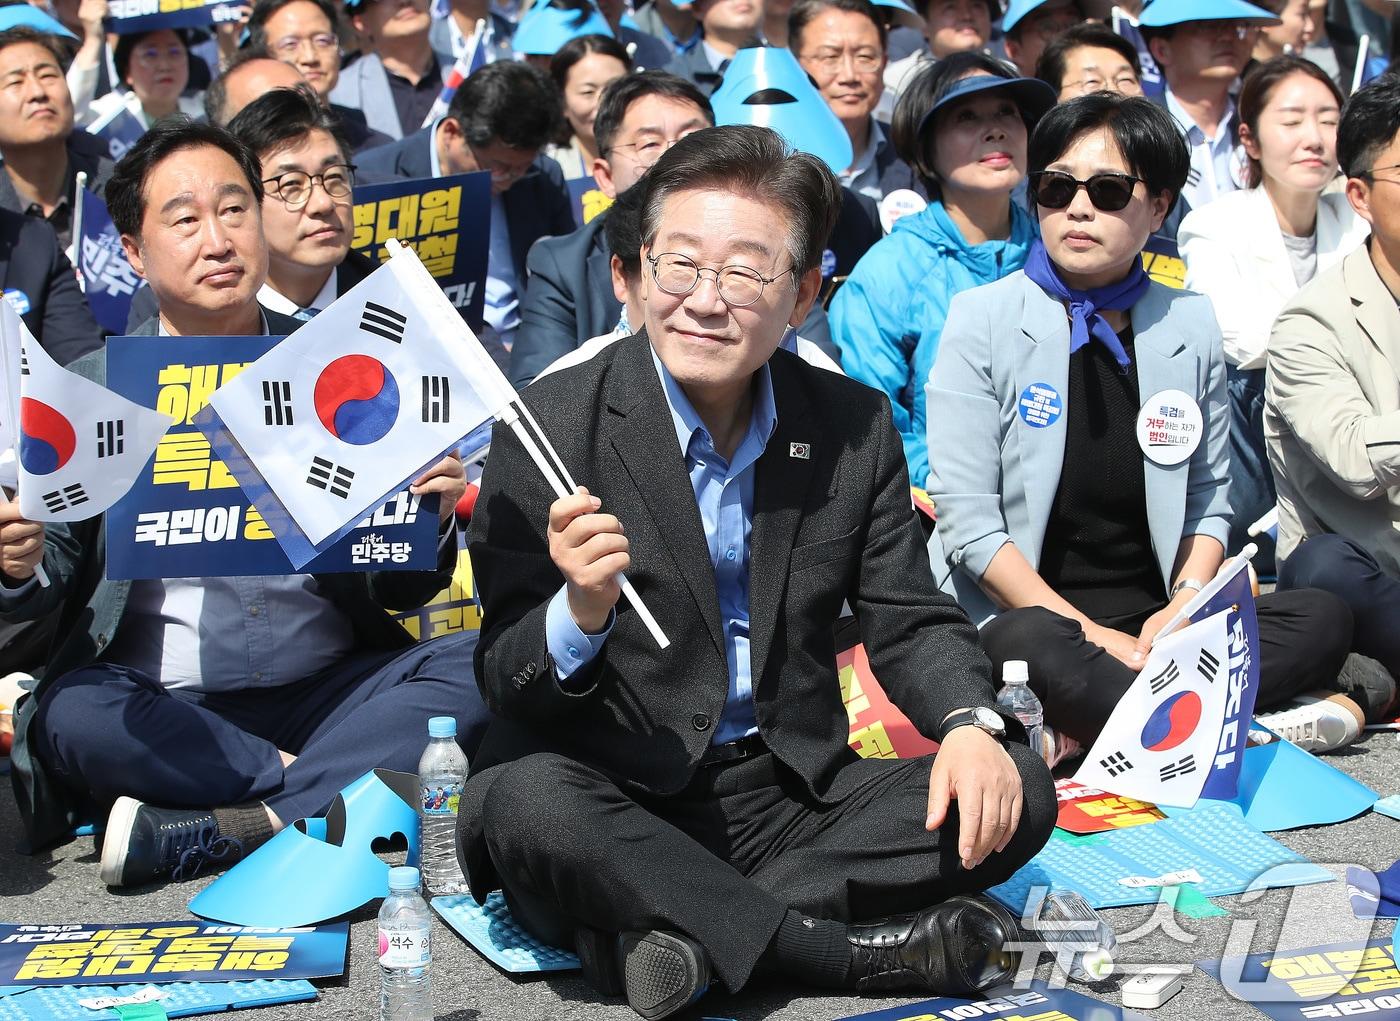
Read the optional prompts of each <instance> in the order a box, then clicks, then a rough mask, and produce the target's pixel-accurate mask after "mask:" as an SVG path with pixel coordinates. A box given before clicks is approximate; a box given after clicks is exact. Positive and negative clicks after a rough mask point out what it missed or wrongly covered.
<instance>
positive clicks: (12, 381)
mask: <svg viewBox="0 0 1400 1021" xmlns="http://www.w3.org/2000/svg"><path fill="white" fill-rule="evenodd" d="M3 314H4V326H3V327H0V329H5V330H11V329H14V328H15V326H16V324H19V325H21V326H22V325H23V320H21V319H20V317H19V313H18V312H15V311H14V310H13V309H10V308H6V309H5V310H4V313H3ZM24 336H25V335H24V333H23V332H21V333H20V335H19V342H20V353H21V356H22V355H23V351H24ZM9 352H10V345H9V342H8V341H7V340H5V339H4V338H0V376H3V378H4V388H5V402H6V403H7V404H8V405H9V408H8V413H9V415H10V423H11V425H10V431H11V432H12V433H13V434H14V440H15V447H14V456H15V486H14V488H13V489H11V488H10V487H9V486H8V485H6V486H4V487H3V488H4V492H5V498H6V499H8V500H18V499H19V443H20V427H19V386H20V383H19V379H20V376H19V366H18V365H13V366H12V365H11V364H10V357H9ZM34 579H35V580H36V581H37V582H38V583H39V587H40V588H48V587H49V572H48V571H46V570H44V562H43V560H42V559H41V560H40V561H39V563H37V564H35V565H34Z"/></svg>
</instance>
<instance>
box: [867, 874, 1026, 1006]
mask: <svg viewBox="0 0 1400 1021" xmlns="http://www.w3.org/2000/svg"><path fill="white" fill-rule="evenodd" d="M1019 932H1020V930H1019V929H1018V928H1017V925H1016V919H1014V918H1013V917H1012V916H1011V914H1010V913H1009V912H1008V911H1007V910H1006V909H1005V908H1003V907H1002V906H1001V905H1000V904H997V903H996V902H994V901H991V900H988V899H986V898H984V897H950V898H949V899H948V900H946V901H944V902H943V903H942V904H939V905H936V906H935V907H931V908H928V909H926V910H924V911H920V912H919V913H918V914H916V915H898V916H896V917H893V918H886V919H882V920H881V921H878V922H869V923H866V924H863V925H852V926H849V927H848V933H847V938H848V939H849V940H850V942H851V977H852V978H853V979H854V980H855V983H856V988H857V989H859V990H860V991H861V992H874V991H876V990H882V989H915V990H920V991H926V992H931V993H937V994H939V995H941V996H966V995H969V994H971V993H979V992H981V991H983V990H984V989H990V988H991V987H993V986H996V985H1000V984H1001V983H1003V982H1006V981H1009V980H1010V979H1011V977H1012V976H1013V975H1014V974H1015V972H1016V958H1015V955H1014V954H1012V953H1010V952H1009V951H1007V950H1006V949H1005V946H1006V944H1007V943H1009V942H1012V941H1013V940H1016V939H1017V938H1018V933H1019Z"/></svg>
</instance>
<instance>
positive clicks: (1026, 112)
mask: <svg viewBox="0 0 1400 1021" xmlns="http://www.w3.org/2000/svg"><path fill="white" fill-rule="evenodd" d="M993 89H1005V90H1006V91H1007V92H1009V93H1011V97H1012V98H1013V99H1014V100H1016V105H1017V106H1018V107H1020V108H1021V113H1022V115H1023V116H1024V117H1026V118H1027V119H1028V120H1029V121H1030V122H1031V123H1032V124H1034V123H1035V122H1036V121H1038V120H1040V118H1041V117H1043V116H1044V115H1045V112H1046V111H1047V110H1049V109H1050V108H1051V107H1052V106H1054V105H1055V104H1056V103H1057V102H1058V101H1059V97H1058V96H1057V95H1055V90H1054V89H1052V88H1051V87H1050V86H1049V85H1047V84H1046V83H1045V82H1043V81H1041V80H1040V79H1039V78H998V77H997V76H996V75H994V74H975V75H971V76H970V77H967V78H963V79H962V80H960V81H958V82H955V83H954V85H953V87H952V88H951V89H949V90H948V92H947V93H946V94H945V95H944V96H943V98H942V99H940V100H939V101H938V102H937V103H935V104H934V105H933V109H931V110H929V112H928V113H926V114H924V118H923V120H921V121H919V133H920V134H923V133H924V132H925V131H927V130H928V129H929V128H930V127H932V126H933V117H934V114H936V113H938V111H939V110H940V109H942V108H943V107H945V106H947V105H948V104H949V103H955V102H957V101H958V100H959V99H962V98H963V97H965V96H971V95H974V94H976V93H978V92H990V91H991V90H993Z"/></svg>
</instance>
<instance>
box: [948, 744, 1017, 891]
mask: <svg viewBox="0 0 1400 1021" xmlns="http://www.w3.org/2000/svg"><path fill="white" fill-rule="evenodd" d="M953 798H957V799H958V857H959V858H960V859H962V866H963V868H965V869H973V868H976V867H977V866H978V865H980V864H982V862H983V861H984V860H985V859H986V857H987V855H989V854H991V853H992V852H993V851H1003V850H1005V849H1006V845H1007V844H1009V843H1010V842H1011V838H1012V837H1013V836H1014V835H1015V833H1016V827H1017V825H1018V824H1019V823H1020V821H1021V774H1020V773H1018V772H1017V771H1016V764H1015V763H1014V762H1012V761H1011V756H1010V755H1008V754H1007V752H1006V749H1005V748H1003V747H1002V744H1001V742H1000V741H998V740H997V739H996V738H994V737H992V736H991V735H990V734H988V733H987V732H986V731H984V730H980V729H978V728H977V727H970V726H969V727H958V728H957V729H955V730H953V731H952V732H951V733H949V734H948V736H947V738H946V739H944V741H943V743H942V744H941V745H940V746H939V748H938V754H937V755H936V756H935V757H934V760H933V770H932V772H931V773H930V774H929V781H928V819H927V821H925V823H924V829H926V830H929V831H933V830H936V829H938V828H939V827H940V826H942V825H943V823H944V821H945V820H946V819H947V818H948V804H949V802H950V801H951V800H952V799H953Z"/></svg>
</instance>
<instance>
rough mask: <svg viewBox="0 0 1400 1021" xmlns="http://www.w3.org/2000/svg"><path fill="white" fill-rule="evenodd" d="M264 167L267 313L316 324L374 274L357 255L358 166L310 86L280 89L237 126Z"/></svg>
mask: <svg viewBox="0 0 1400 1021" xmlns="http://www.w3.org/2000/svg"><path fill="white" fill-rule="evenodd" d="M228 128H229V131H230V132H232V133H233V135H234V136H235V137H236V138H237V139H238V140H239V141H241V142H242V143H243V144H244V145H246V146H248V148H250V149H252V150H253V152H255V153H256V154H257V157H258V161H259V162H260V163H261V164H262V174H263V178H262V185H263V201H262V217H263V236H264V237H265V238H266V239H267V282H266V283H265V284H263V285H262V288H261V289H260V290H259V291H258V302H259V304H261V305H262V306H263V307H264V308H268V309H271V310H272V311H274V312H280V313H281V314H283V315H288V316H292V317H294V318H297V319H310V318H312V317H313V316H314V315H315V314H316V313H317V312H320V311H323V310H324V309H325V308H326V307H327V306H329V305H330V303H331V302H333V301H335V299H336V298H337V297H339V296H340V295H341V294H344V293H345V292H346V291H348V290H349V289H350V288H352V287H354V286H355V285H356V284H358V283H359V282H360V281H361V280H363V279H364V278H365V277H366V276H368V275H369V274H370V273H372V272H373V271H374V264H373V263H372V262H371V261H370V260H369V259H367V258H365V256H363V255H361V254H360V253H358V252H352V251H350V238H351V235H352V233H353V231H354V214H353V200H352V198H351V191H352V189H353V188H354V186H355V167H354V166H353V165H352V164H351V162H350V157H349V154H348V153H347V152H346V147H345V143H344V141H343V140H342V139H341V138H340V137H339V135H338V126H337V124H336V121H335V119H334V117H332V116H331V114H329V113H328V112H327V111H326V109H325V108H324V107H322V106H321V104H320V103H319V102H318V101H317V99H316V95H315V93H313V92H311V90H310V89H309V88H307V87H306V86H304V85H303V86H301V87H300V88H296V89H274V90H273V91H271V92H269V93H268V94H267V95H265V96H263V97H262V98H261V99H258V100H256V101H254V102H253V103H250V104H249V105H248V106H246V107H245V108H244V109H243V111H242V112H241V113H240V114H239V115H238V116H237V117H235V118H234V119H233V120H232V121H230V122H229V126H228Z"/></svg>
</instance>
